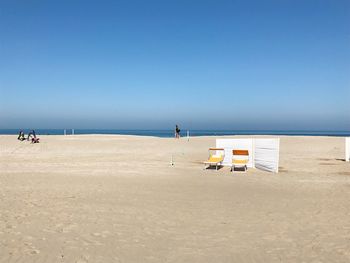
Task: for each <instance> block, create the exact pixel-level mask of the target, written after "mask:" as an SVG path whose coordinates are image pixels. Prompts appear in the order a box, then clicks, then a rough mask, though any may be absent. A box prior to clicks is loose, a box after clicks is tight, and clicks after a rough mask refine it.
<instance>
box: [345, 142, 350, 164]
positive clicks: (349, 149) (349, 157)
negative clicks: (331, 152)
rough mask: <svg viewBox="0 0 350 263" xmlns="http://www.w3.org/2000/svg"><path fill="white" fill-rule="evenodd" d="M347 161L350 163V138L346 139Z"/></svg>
mask: <svg viewBox="0 0 350 263" xmlns="http://www.w3.org/2000/svg"><path fill="white" fill-rule="evenodd" d="M345 161H347V162H349V161H350V137H349V138H345Z"/></svg>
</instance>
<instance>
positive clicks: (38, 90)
mask: <svg viewBox="0 0 350 263" xmlns="http://www.w3.org/2000/svg"><path fill="white" fill-rule="evenodd" d="M175 123H178V124H180V125H181V127H183V128H184V129H185V128H190V129H280V130H285V129H299V130H300V129H302V130H320V129H321V130H324V129H326V130H350V1H349V0H328V1H326V0H318V1H313V0H307V1H305V0H300V1H298V0H290V1H289V0H275V1H269V0H266V1H260V0H257V1H249V0H248V1H245V0H241V1H220V0H218V1H215V0H212V1H205V0H198V1H194V0H191V1H189V0H183V1H175V0H173V1H166V0H160V1H152V0H147V1H144V0H140V1H133V0H131V1H127V0H125V1H117V0H115V1H36V0H33V1H27V0H23V1H1V2H0V128H66V127H67V128H68V127H72V128H117V129H134V128H137V129H169V128H171V129H172V128H173V126H174V124H175Z"/></svg>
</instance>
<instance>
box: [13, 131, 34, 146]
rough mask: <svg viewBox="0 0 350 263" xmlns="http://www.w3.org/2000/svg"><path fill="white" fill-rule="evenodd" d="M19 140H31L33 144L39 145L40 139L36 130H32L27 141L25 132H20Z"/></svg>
mask: <svg viewBox="0 0 350 263" xmlns="http://www.w3.org/2000/svg"><path fill="white" fill-rule="evenodd" d="M17 139H18V140H20V141H25V140H27V141H29V140H30V141H31V142H32V143H39V138H37V137H36V134H35V131H34V130H31V131H30V132H29V133H28V136H27V139H26V138H25V134H24V132H23V131H22V130H20V131H19V134H18V138H17Z"/></svg>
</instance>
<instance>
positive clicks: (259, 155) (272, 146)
mask: <svg viewBox="0 0 350 263" xmlns="http://www.w3.org/2000/svg"><path fill="white" fill-rule="evenodd" d="M254 145H255V147H254V148H255V151H254V162H255V167H256V168H257V169H261V170H265V171H269V172H275V173H278V163H279V147H280V139H279V138H274V139H254Z"/></svg>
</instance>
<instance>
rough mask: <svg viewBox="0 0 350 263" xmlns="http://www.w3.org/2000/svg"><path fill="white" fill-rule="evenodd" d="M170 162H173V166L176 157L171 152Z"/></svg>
mask: <svg viewBox="0 0 350 263" xmlns="http://www.w3.org/2000/svg"><path fill="white" fill-rule="evenodd" d="M170 164H171V166H173V165H174V158H173V154H171V160H170Z"/></svg>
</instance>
